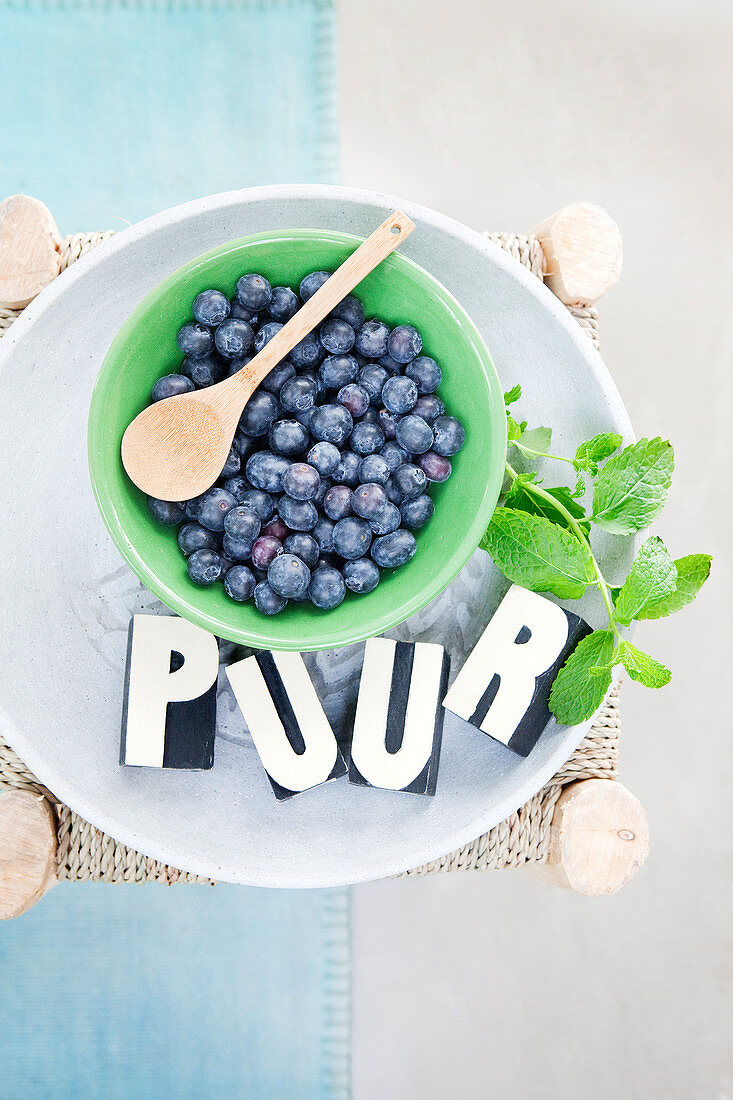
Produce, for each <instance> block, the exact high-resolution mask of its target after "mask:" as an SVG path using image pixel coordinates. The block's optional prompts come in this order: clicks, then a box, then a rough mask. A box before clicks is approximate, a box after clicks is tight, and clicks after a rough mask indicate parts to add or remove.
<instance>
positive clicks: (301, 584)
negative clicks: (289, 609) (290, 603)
mask: <svg viewBox="0 0 733 1100" xmlns="http://www.w3.org/2000/svg"><path fill="white" fill-rule="evenodd" d="M310 579H311V573H310V569H309V568H308V566H307V565H306V564H305V562H302V561H301V560H300V558H296V556H295V554H279V555H278V557H276V558H275V560H274V561H273V562H272V564H271V565H270V568H269V569H268V570H267V583H268V584H269V586H270V588H271V589H272V590H273V592H277V594H278V596H285V598H286V599H288V600H297V599H298V598H299V597H300V596H304V595H305V594H306V592H307V591H308V585H309V584H310Z"/></svg>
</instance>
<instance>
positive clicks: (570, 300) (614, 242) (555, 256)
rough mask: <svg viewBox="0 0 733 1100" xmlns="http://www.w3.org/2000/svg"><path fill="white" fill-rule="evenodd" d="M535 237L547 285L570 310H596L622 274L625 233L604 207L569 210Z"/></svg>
mask: <svg viewBox="0 0 733 1100" xmlns="http://www.w3.org/2000/svg"><path fill="white" fill-rule="evenodd" d="M534 235H535V237H537V238H538V240H539V242H540V244H541V245H542V251H543V253H544V257H545V265H544V267H545V283H546V284H547V286H548V287H549V288H550V290H551V291H552V292H553V294H555V295H556V297H558V298H559V299H560V301H561V302H563V303H564V304H565V305H566V306H592V305H593V303H594V302H597V301H598V299H599V298H600V297H601V295H602V294H605V293H606V291H607V290H608V289H609V288H610V287H612V286H613V284H614V283H615V282H616V281H617V279H618V277H619V275H620V274H621V266H622V262H623V257H622V247H621V233H620V231H619V228H618V226H617V225H616V222H615V221H614V220H613V218H612V217H611V215H610V214H607V213H606V211H605V210H604V209H603V207H601V206H593V205H592V204H591V203H588V202H576V203H573V204H572V205H571V206H565V207H563V209H562V210H559V211H558V213H557V214H553V215H552V217H551V218H548V219H547V220H546V221H544V222H542V224H541V225H538V226H537V228H536V229H535V230H534Z"/></svg>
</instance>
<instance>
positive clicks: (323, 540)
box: [311, 516, 334, 554]
mask: <svg viewBox="0 0 733 1100" xmlns="http://www.w3.org/2000/svg"><path fill="white" fill-rule="evenodd" d="M333 527H334V525H333V523H332V521H331V520H330V519H326V517H325V516H321V517H320V518H319V519H318V520H317V521H316V525H315V527H314V528H313V530H312V531H311V535H312V536H313V538H314V539H315V540H316V542H317V543H318V547H319V549H320V551H321V554H330V553H331V551H332V550H333Z"/></svg>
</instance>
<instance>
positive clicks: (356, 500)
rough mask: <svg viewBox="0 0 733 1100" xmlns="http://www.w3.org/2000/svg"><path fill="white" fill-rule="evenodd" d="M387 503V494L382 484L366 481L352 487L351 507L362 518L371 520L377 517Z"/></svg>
mask: <svg viewBox="0 0 733 1100" xmlns="http://www.w3.org/2000/svg"><path fill="white" fill-rule="evenodd" d="M387 503H388V500H387V494H386V493H385V491H384V488H383V486H381V485H378V484H377V483H376V482H374V481H368V482H367V483H366V484H365V485H360V486H359V487H358V488H357V489H354V492H353V494H352V500H351V507H352V508H353V510H354V511H355V512H356V514H357V516H361V517H362V519H368V520H373V519H378V518H379V513H380V512H381V511H382V510H383V509H384V507H385V505H386V504H387Z"/></svg>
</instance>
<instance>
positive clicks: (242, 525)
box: [224, 504, 262, 550]
mask: <svg viewBox="0 0 733 1100" xmlns="http://www.w3.org/2000/svg"><path fill="white" fill-rule="evenodd" d="M261 526H262V521H261V520H260V517H259V516H258V515H257V513H256V512H255V510H254V509H253V508H249V507H248V506H247V505H246V504H238V505H237V506H236V508H232V509H231V511H230V512H227V515H226V518H225V520H224V530H225V531H226V533H227V534H228V535H231V536H232V538H235V539H239V541H240V542H248V543H249V549H250V550H251V549H252V543H253V542H254V540H255V539H256V538H257V536H258V535H259V533H260V528H261Z"/></svg>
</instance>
